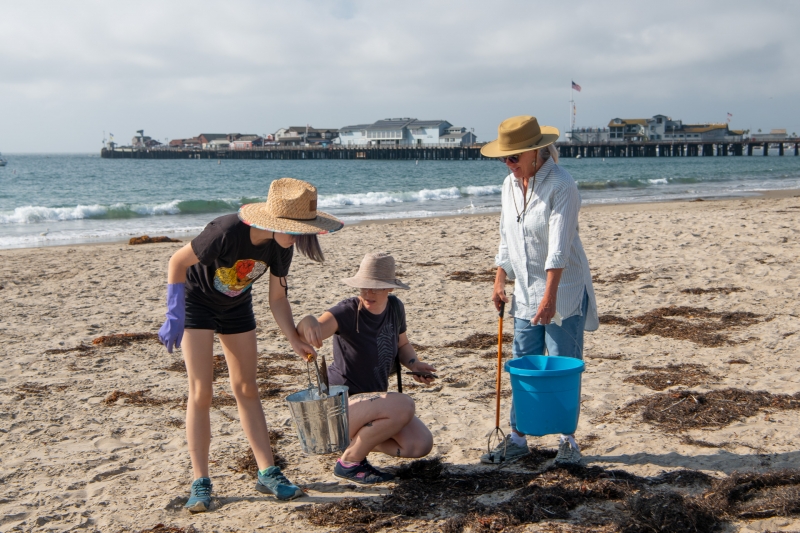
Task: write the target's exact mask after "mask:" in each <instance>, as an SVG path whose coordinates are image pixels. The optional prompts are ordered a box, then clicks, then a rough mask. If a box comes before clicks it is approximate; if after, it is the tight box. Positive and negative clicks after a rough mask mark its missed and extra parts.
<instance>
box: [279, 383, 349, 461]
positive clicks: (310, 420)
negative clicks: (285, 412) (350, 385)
mask: <svg viewBox="0 0 800 533" xmlns="http://www.w3.org/2000/svg"><path fill="white" fill-rule="evenodd" d="M329 392H330V394H329V395H328V396H327V397H320V394H319V390H318V389H317V388H316V387H312V388H309V389H306V390H302V391H300V392H295V393H294V394H291V395H289V396H287V397H286V402H287V403H288V404H289V411H290V412H291V413H292V419H293V420H294V425H295V427H296V428H297V436H298V437H299V438H300V446H301V447H302V448H303V451H304V452H306V453H314V454H326V453H337V452H342V451H344V450H345V448H347V447H348V446H349V445H350V424H349V418H348V411H347V396H348V395H347V386H345V385H331V387H330V391H329Z"/></svg>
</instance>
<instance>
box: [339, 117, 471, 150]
mask: <svg viewBox="0 0 800 533" xmlns="http://www.w3.org/2000/svg"><path fill="white" fill-rule="evenodd" d="M475 141H476V137H475V134H474V133H472V132H468V131H467V128H463V127H460V126H458V127H456V126H453V125H452V124H450V123H449V122H447V121H446V120H417V119H415V118H408V117H405V118H387V119H384V120H379V121H377V122H375V123H373V124H357V125H354V126H345V127H344V128H341V129H339V144H341V145H342V146H441V145H446V146H465V145H471V144H474V143H475Z"/></svg>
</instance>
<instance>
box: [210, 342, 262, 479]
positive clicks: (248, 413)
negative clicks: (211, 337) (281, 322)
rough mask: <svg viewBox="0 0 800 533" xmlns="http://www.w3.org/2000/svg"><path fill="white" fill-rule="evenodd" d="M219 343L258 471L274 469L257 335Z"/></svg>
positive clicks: (240, 418)
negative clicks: (259, 375)
mask: <svg viewBox="0 0 800 533" xmlns="http://www.w3.org/2000/svg"><path fill="white" fill-rule="evenodd" d="M219 341H220V343H221V344H222V350H223V351H224V352H225V361H226V362H227V364H228V374H229V375H230V380H231V389H233V395H234V396H235V397H236V406H237V408H238V410H239V420H240V421H241V424H242V429H244V434H245V436H247V441H248V442H249V443H250V447H251V448H252V449H253V455H254V456H255V458H256V463H258V468H259V470H263V469H265V468H267V467H269V466H273V465H274V464H275V459H274V458H273V457H272V446H270V442H269V430H268V429H267V421H266V419H265V418H264V409H263V408H262V407H261V397H260V396H259V392H258V383H257V382H256V370H257V367H258V350H257V348H256V332H255V330H252V331H247V332H245V333H236V334H234V335H220V336H219Z"/></svg>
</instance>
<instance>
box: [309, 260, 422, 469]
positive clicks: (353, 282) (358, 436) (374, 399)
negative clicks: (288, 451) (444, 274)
mask: <svg viewBox="0 0 800 533" xmlns="http://www.w3.org/2000/svg"><path fill="white" fill-rule="evenodd" d="M342 281H343V282H344V283H346V284H347V285H350V286H351V287H356V288H358V289H360V293H359V295H358V296H356V297H353V298H348V299H346V300H343V301H341V302H339V303H338V304H336V305H335V306H334V307H332V308H331V309H329V310H328V311H325V312H324V313H322V315H321V316H320V317H319V319H317V318H315V317H313V316H311V315H309V316H307V317H305V318H303V320H301V321H300V322H299V323H298V325H297V332H298V334H299V335H300V337H301V338H302V339H305V341H306V342H308V343H309V344H311V345H313V346H315V347H317V348H320V347H322V342H323V341H324V340H325V339H327V338H328V337H331V336H333V363H332V364H331V365H330V367H329V368H328V377H329V382H330V384H331V385H347V387H348V388H349V394H350V400H349V418H350V446H349V447H348V448H347V449H346V450H345V451H344V453H343V454H342V456H341V457H340V458H339V460H338V461H337V462H336V465H335V466H334V470H333V472H334V475H335V476H336V477H339V478H342V479H346V480H348V481H353V482H356V483H362V484H371V483H381V482H383V481H389V480H391V479H393V478H394V475H393V474H391V473H388V472H382V471H380V470H378V469H377V468H375V467H373V466H372V465H371V464H369V462H368V461H367V455H368V454H369V453H370V452H373V451H378V452H382V453H385V454H387V455H393V456H395V457H414V458H416V457H423V456H425V455H427V454H428V453H429V452H430V451H431V448H432V447H433V436H432V435H431V432H430V430H429V429H428V428H427V427H426V426H425V424H423V423H422V421H421V420H420V419H419V418H417V417H416V416H414V410H415V408H414V400H412V399H411V397H410V396H408V395H406V394H401V393H396V392H387V389H388V388H389V375H390V373H391V371H392V368H393V366H394V364H395V361H396V360H398V359H399V362H400V364H402V365H403V366H405V367H406V368H408V369H409V370H411V371H412V372H418V373H419V375H416V374H415V375H413V379H414V380H416V381H418V382H419V383H424V384H426V385H427V384H430V383H431V382H432V381H433V379H434V378H433V376H431V375H430V374H431V373H432V372H435V371H436V369H435V368H433V367H432V366H431V365H429V364H427V363H423V362H422V361H420V360H419V357H418V356H417V354H416V353H415V352H414V348H413V347H412V346H411V343H410V342H409V341H408V336H407V335H406V316H405V308H404V307H403V304H402V302H400V300H399V299H398V298H396V297H395V296H394V295H392V296H390V295H389V293H390V292H392V291H393V290H394V289H407V288H408V285H406V284H404V283H402V282H401V281H399V280H397V279H395V262H394V258H393V257H392V256H391V255H388V254H367V255H366V256H365V257H364V259H363V261H361V266H360V267H359V269H358V273H357V274H356V275H355V276H354V277H352V278H348V279H345V280H342Z"/></svg>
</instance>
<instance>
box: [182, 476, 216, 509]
mask: <svg viewBox="0 0 800 533" xmlns="http://www.w3.org/2000/svg"><path fill="white" fill-rule="evenodd" d="M184 507H186V508H187V509H188V510H189V512H190V513H204V512H206V511H208V509H209V508H210V507H211V480H210V479H208V478H207V477H200V478H197V479H195V480H194V483H192V488H191V495H190V496H189V501H188V502H186V505H185V506H184Z"/></svg>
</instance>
